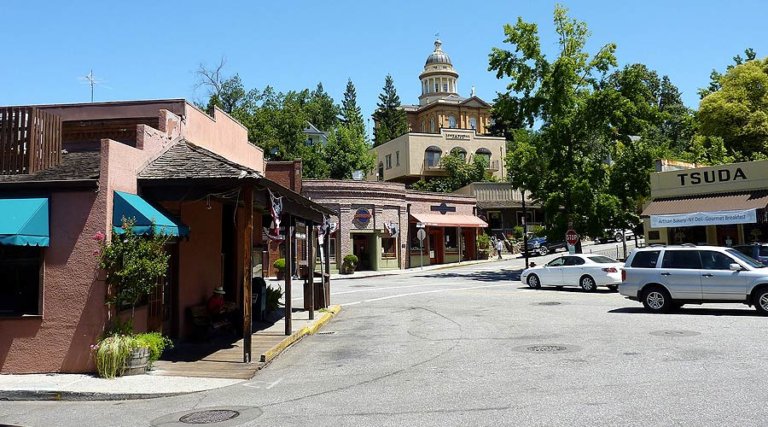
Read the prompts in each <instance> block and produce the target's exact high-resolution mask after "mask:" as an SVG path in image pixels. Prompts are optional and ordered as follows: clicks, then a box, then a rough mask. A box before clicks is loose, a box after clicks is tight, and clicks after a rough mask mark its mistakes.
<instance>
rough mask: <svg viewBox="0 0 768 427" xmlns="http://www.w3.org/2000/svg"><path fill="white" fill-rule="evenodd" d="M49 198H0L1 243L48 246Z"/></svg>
mask: <svg viewBox="0 0 768 427" xmlns="http://www.w3.org/2000/svg"><path fill="white" fill-rule="evenodd" d="M49 241H50V234H49V231H48V199H47V198H46V199H0V245H15V246H48V243H49Z"/></svg>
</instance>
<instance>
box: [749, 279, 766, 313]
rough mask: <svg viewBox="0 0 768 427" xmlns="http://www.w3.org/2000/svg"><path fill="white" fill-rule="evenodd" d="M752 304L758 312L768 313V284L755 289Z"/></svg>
mask: <svg viewBox="0 0 768 427" xmlns="http://www.w3.org/2000/svg"><path fill="white" fill-rule="evenodd" d="M752 304H754V306H755V309H756V310H757V312H758V313H760V314H762V315H763V316H766V315H768V286H764V287H762V288H760V289H758V290H757V291H755V293H754V296H753V297H752Z"/></svg>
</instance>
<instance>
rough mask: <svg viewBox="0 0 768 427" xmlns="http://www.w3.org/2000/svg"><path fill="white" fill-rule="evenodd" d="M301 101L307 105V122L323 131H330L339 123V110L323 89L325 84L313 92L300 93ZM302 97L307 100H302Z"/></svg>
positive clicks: (319, 84) (318, 85)
mask: <svg viewBox="0 0 768 427" xmlns="http://www.w3.org/2000/svg"><path fill="white" fill-rule="evenodd" d="M298 94H299V96H298V97H299V98H300V99H299V101H300V103H302V104H306V105H305V107H304V110H305V111H306V114H307V120H309V122H310V123H312V124H313V125H315V126H316V127H317V128H318V129H320V130H322V131H330V130H331V129H333V128H334V127H336V124H337V123H338V121H339V119H338V115H339V108H338V107H337V106H336V104H334V102H333V98H331V96H330V95H328V93H326V92H325V89H323V84H322V83H318V84H317V87H316V88H315V90H313V91H312V92H309V93H308V92H306V91H303V92H299V93H298ZM302 97H304V98H306V99H301V98H302Z"/></svg>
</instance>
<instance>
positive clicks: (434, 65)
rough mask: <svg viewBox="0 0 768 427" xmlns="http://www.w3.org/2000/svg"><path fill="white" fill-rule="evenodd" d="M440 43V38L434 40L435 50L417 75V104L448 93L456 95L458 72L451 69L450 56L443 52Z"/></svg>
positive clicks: (431, 100) (424, 103)
mask: <svg viewBox="0 0 768 427" xmlns="http://www.w3.org/2000/svg"><path fill="white" fill-rule="evenodd" d="M442 45H443V43H442V42H441V41H440V39H437V40H435V50H434V51H433V52H432V53H431V54H430V55H429V56H428V57H427V62H426V63H425V64H424V71H423V72H422V73H421V74H420V75H419V79H420V80H421V96H419V105H427V104H429V103H432V102H434V101H437V100H438V99H440V98H445V97H447V96H449V95H455V96H458V89H457V87H456V81H457V80H458V79H459V73H457V72H456V70H454V69H453V65H452V64H451V58H449V57H448V55H447V54H446V53H445V52H443V49H442Z"/></svg>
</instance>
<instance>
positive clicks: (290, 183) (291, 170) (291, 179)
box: [265, 160, 301, 193]
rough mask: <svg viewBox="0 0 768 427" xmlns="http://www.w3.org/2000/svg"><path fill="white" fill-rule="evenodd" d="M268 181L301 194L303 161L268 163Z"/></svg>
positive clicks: (266, 173) (266, 172) (266, 171)
mask: <svg viewBox="0 0 768 427" xmlns="http://www.w3.org/2000/svg"><path fill="white" fill-rule="evenodd" d="M265 175H266V177H267V179H270V180H272V181H275V182H276V183H278V184H280V185H282V186H283V187H285V188H289V189H291V190H293V191H295V192H297V193H301V160H294V161H281V162H267V167H266V170H265Z"/></svg>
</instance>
